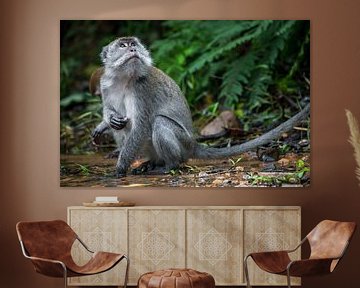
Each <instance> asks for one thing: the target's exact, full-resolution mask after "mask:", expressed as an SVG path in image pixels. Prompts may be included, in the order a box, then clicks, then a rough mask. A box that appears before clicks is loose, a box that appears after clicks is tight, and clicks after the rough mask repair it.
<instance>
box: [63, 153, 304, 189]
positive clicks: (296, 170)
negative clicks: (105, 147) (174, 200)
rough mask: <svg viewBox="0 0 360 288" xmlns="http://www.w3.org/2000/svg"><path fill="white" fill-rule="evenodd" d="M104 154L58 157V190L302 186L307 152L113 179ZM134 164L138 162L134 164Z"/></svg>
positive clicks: (195, 162) (208, 162) (206, 163)
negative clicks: (83, 188) (272, 159)
mask: <svg viewBox="0 0 360 288" xmlns="http://www.w3.org/2000/svg"><path fill="white" fill-rule="evenodd" d="M105 156H106V155H105V154H98V153H97V154H90V155H65V154H63V155H61V173H60V185H61V187H98V188H100V187H160V186H163V187H305V186H309V185H310V168H309V167H310V153H308V152H306V153H293V152H289V153H286V154H285V155H282V156H281V157H279V159H278V160H277V161H268V162H263V161H260V160H259V159H258V156H257V155H256V153H254V152H248V153H244V154H242V155H241V158H238V159H225V160H224V159H223V160H193V159H190V160H189V161H188V162H187V163H186V164H183V165H182V166H181V167H180V168H179V169H177V170H174V171H171V172H170V173H169V174H166V175H146V174H143V175H132V174H131V173H130V174H128V176H126V177H123V178H120V179H118V178H117V177H115V165H116V159H107V158H106V157H105ZM136 162H137V164H139V163H141V160H138V161H136Z"/></svg>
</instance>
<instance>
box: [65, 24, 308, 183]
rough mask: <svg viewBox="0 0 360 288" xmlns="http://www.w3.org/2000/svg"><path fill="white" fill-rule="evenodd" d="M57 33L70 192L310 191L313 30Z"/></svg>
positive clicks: (179, 27)
mask: <svg viewBox="0 0 360 288" xmlns="http://www.w3.org/2000/svg"><path fill="white" fill-rule="evenodd" d="M60 27H61V28H60V30H61V31H60V45H61V49H60V54H61V55H60V56H61V57H60V108H61V109H60V111H61V115H60V152H61V153H60V154H61V156H60V157H61V159H60V185H61V186H62V187H134V186H135V187H139V186H140V187H141V186H154V187H156V186H166V187H259V186H261V187H263V186H265V187H293V186H296V187H305V186H308V185H310V21H308V20H164V21H161V20H156V21H153V20H141V21H140V20H119V21H115V20H101V21H99V20H96V21H95V20H94V21H92V20H62V21H61V23H60Z"/></svg>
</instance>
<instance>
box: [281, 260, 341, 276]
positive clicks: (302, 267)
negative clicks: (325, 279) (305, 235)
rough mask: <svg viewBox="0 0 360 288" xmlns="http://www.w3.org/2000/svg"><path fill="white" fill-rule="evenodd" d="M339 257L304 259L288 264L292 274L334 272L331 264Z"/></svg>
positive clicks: (304, 274) (288, 269)
mask: <svg viewBox="0 0 360 288" xmlns="http://www.w3.org/2000/svg"><path fill="white" fill-rule="evenodd" d="M338 259H339V258H319V259H303V260H295V261H291V262H290V263H289V264H288V266H287V271H288V273H289V275H290V276H297V277H302V276H312V275H321V274H329V273H331V272H332V269H331V266H332V265H331V264H332V263H333V261H338Z"/></svg>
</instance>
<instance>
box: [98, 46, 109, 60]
mask: <svg viewBox="0 0 360 288" xmlns="http://www.w3.org/2000/svg"><path fill="white" fill-rule="evenodd" d="M108 51H109V45H106V46H104V47H103V48H102V50H101V52H100V58H101V61H102V62H103V63H105V62H106V57H107V53H108Z"/></svg>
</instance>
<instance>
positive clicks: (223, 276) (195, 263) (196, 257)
mask: <svg viewBox="0 0 360 288" xmlns="http://www.w3.org/2000/svg"><path fill="white" fill-rule="evenodd" d="M186 219H187V267H189V268H192V269H195V270H198V271H204V272H208V273H210V274H211V275H213V276H214V278H215V282H216V285H239V284H241V283H242V282H243V280H242V278H243V276H242V259H243V253H242V246H243V243H242V239H243V237H242V233H243V232H242V210H241V209H239V210H222V209H216V210H209V209H206V210H205V209H204V210H187V217H186Z"/></svg>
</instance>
